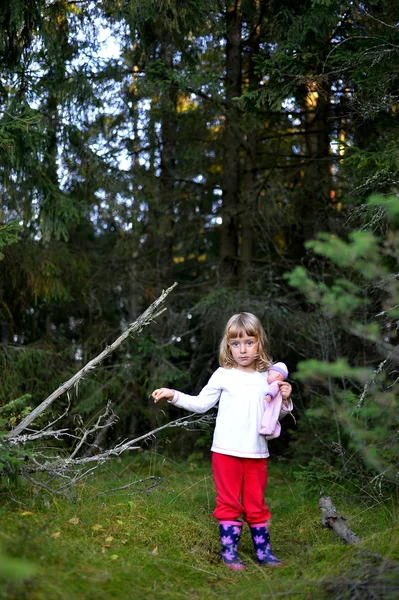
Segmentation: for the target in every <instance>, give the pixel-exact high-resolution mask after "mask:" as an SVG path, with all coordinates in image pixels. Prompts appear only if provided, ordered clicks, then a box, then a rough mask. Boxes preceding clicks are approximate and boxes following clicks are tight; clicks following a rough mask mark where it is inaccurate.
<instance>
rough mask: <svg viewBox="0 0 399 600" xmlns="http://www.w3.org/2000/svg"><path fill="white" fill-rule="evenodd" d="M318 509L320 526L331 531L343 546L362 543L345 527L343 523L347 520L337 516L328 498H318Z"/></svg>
mask: <svg viewBox="0 0 399 600" xmlns="http://www.w3.org/2000/svg"><path fill="white" fill-rule="evenodd" d="M319 507H320V508H321V524H322V525H323V526H324V527H328V528H329V529H332V530H333V532H334V533H335V535H336V536H337V537H339V538H340V539H341V540H342V541H343V542H344V543H345V544H358V543H359V542H361V541H362V540H361V539H360V538H359V537H358V536H357V535H356V534H355V533H353V531H351V530H350V529H349V527H348V526H347V525H346V523H345V521H346V520H347V519H346V518H345V517H342V516H341V515H339V514H338V512H337V509H336V508H335V506H334V504H333V503H332V500H331V498H330V496H323V497H322V498H320V500H319Z"/></svg>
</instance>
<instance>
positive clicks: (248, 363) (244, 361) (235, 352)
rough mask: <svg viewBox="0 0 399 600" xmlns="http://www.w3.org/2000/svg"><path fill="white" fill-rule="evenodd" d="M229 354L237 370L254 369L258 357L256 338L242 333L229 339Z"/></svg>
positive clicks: (251, 370) (250, 370)
mask: <svg viewBox="0 0 399 600" xmlns="http://www.w3.org/2000/svg"><path fill="white" fill-rule="evenodd" d="M229 346H230V350H231V355H232V357H233V359H234V362H235V363H236V369H238V370H239V371H247V372H254V371H256V368H255V362H256V359H257V358H258V346H259V343H258V340H257V338H256V337H254V336H248V335H246V334H245V333H244V335H243V336H242V337H238V338H233V339H231V340H229Z"/></svg>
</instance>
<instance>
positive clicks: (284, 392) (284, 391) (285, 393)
mask: <svg viewBox="0 0 399 600" xmlns="http://www.w3.org/2000/svg"><path fill="white" fill-rule="evenodd" d="M277 385H278V386H279V388H280V392H281V396H282V398H283V404H284V406H288V405H289V398H290V396H291V393H292V386H291V384H290V383H288V381H278V382H277Z"/></svg>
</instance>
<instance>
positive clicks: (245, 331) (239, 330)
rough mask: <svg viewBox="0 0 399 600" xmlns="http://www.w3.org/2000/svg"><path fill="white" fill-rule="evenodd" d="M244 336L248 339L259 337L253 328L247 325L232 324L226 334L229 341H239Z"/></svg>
mask: <svg viewBox="0 0 399 600" xmlns="http://www.w3.org/2000/svg"><path fill="white" fill-rule="evenodd" d="M244 336H248V337H256V338H257V337H259V336H258V331H257V330H256V328H255V327H253V326H251V325H250V324H249V323H246V324H245V325H244V323H232V325H231V326H230V327H229V330H228V332H227V338H228V339H229V340H234V339H237V338H238V339H239V338H242V337H244Z"/></svg>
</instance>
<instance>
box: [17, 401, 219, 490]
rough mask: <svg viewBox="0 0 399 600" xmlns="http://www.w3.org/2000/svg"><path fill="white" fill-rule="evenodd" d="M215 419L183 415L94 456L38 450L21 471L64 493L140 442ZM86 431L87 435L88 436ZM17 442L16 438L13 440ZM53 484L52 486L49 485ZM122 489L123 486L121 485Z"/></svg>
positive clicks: (36, 482)
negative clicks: (163, 432)
mask: <svg viewBox="0 0 399 600" xmlns="http://www.w3.org/2000/svg"><path fill="white" fill-rule="evenodd" d="M110 413H111V408H110V405H108V406H107V411H106V412H105V413H104V414H102V415H101V416H100V417H99V418H98V420H97V422H96V424H95V426H94V427H93V428H92V429H91V430H90V431H85V432H84V434H83V436H82V437H81V438H79V442H78V444H77V446H76V448H78V449H79V450H80V449H82V446H83V442H84V443H86V444H88V445H89V447H91V444H90V443H89V441H88V438H89V435H88V434H89V433H90V434H94V433H95V432H96V431H98V429H101V427H104V426H105V425H102V422H103V421H104V419H106V418H107V417H109V415H110ZM213 421H214V416H212V415H203V414H201V415H197V414H195V413H194V414H191V415H188V416H184V417H180V418H179V419H176V420H175V421H171V422H169V423H166V424H165V425H161V426H160V427H157V428H156V429H153V430H152V431H149V432H148V433H145V434H144V435H141V436H139V437H137V438H134V439H132V440H123V441H122V442H120V443H119V444H117V445H116V446H114V447H113V448H109V449H108V450H104V451H101V452H98V453H97V454H94V455H93V456H81V457H78V456H76V452H73V453H72V454H71V455H70V456H67V457H65V458H64V457H60V456H57V455H54V456H45V455H43V454H41V453H40V452H36V454H35V455H34V456H33V457H31V459H30V463H29V464H27V465H26V466H24V467H23V468H22V469H21V474H22V475H24V476H25V477H26V478H27V479H28V480H29V481H30V482H31V483H33V484H34V485H36V486H37V487H40V488H42V489H44V490H46V491H48V492H50V493H51V492H54V493H56V494H63V493H65V492H66V491H67V490H69V489H70V488H71V487H72V486H73V485H75V484H76V483H78V482H80V481H81V480H82V479H85V478H87V477H89V476H90V475H92V474H93V473H94V471H95V470H96V469H97V468H98V467H99V466H100V465H102V464H104V463H106V462H107V461H108V460H110V459H111V458H115V457H119V456H121V454H123V453H124V452H127V451H130V450H138V449H140V448H141V446H140V445H138V442H143V441H145V440H147V439H151V438H155V436H156V434H157V433H159V432H160V431H162V430H164V429H173V428H176V427H182V428H190V427H192V426H198V425H204V424H206V425H209V424H210V423H212V422H213ZM42 433H43V435H46V436H48V435H50V434H51V432H50V431H46V432H42ZM53 433H54V434H55V436H54V437H56V436H57V435H58V434H59V431H55V432H53ZM86 434H87V435H86ZM25 437H28V436H20V437H19V438H14V439H16V440H21V439H22V441H25V440H24V438H25ZM13 441H14V440H13ZM32 474H36V476H40V477H41V478H44V479H45V481H43V480H42V479H40V480H38V479H33V477H32ZM60 480H61V485H60V484H56V485H54V484H53V482H54V483H56V482H59V481H60ZM50 484H53V485H50ZM121 489H122V488H121Z"/></svg>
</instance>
